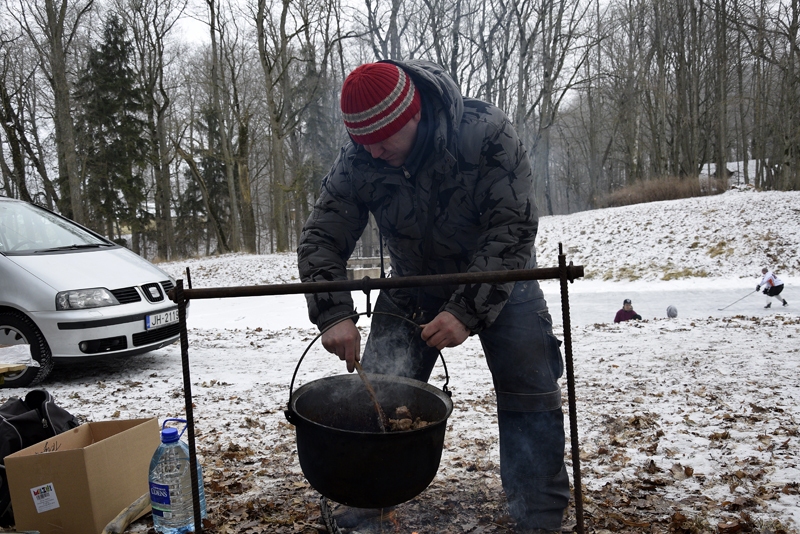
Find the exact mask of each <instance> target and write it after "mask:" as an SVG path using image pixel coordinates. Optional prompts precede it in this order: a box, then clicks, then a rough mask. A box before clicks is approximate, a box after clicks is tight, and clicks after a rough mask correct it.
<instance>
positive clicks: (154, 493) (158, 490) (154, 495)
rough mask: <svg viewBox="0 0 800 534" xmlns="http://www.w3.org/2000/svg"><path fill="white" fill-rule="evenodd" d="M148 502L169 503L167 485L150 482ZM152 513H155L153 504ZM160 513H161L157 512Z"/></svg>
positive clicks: (154, 503)
mask: <svg viewBox="0 0 800 534" xmlns="http://www.w3.org/2000/svg"><path fill="white" fill-rule="evenodd" d="M150 503H151V504H153V505H158V504H162V505H170V504H171V503H170V500H169V486H167V485H166V484H157V483H155V482H151V483H150ZM153 508H154V509H153V513H155V508H156V507H155V506H153ZM159 515H161V514H159Z"/></svg>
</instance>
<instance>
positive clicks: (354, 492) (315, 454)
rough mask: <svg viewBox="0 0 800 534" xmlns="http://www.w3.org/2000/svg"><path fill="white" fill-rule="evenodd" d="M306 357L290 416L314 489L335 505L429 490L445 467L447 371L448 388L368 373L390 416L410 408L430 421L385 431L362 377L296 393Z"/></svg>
mask: <svg viewBox="0 0 800 534" xmlns="http://www.w3.org/2000/svg"><path fill="white" fill-rule="evenodd" d="M376 313H380V312H376ZM397 317H400V316H397ZM400 318H401V319H404V320H407V319H405V318H403V317H400ZM321 335H322V334H320V335H319V336H317V338H315V339H314V340H313V341H311V344H310V345H309V348H310V347H311V345H313V344H314V342H315V341H316V340H317V339H318V338H319V337H320V336H321ZM307 353H308V348H307V349H306V352H305V353H303V356H302V357H301V358H300V362H298V364H297V368H296V369H295V375H294V376H293V377H292V385H291V386H290V392H289V406H288V409H287V410H286V412H285V413H286V419H287V420H288V421H289V422H290V423H292V424H293V425H294V426H295V431H296V437H297V455H298V458H299V460H300V467H301V469H302V470H303V474H304V475H305V477H306V479H307V480H308V482H309V484H311V486H312V487H313V488H314V489H315V490H317V491H318V492H319V493H320V494H322V495H323V496H324V497H327V498H328V499H331V500H332V501H335V502H338V503H341V504H345V505H348V506H355V507H358V508H386V507H389V506H394V505H397V504H401V503H404V502H406V501H408V500H410V499H413V498H414V497H416V496H417V495H419V494H420V493H422V491H423V490H425V488H427V487H428V485H429V484H430V483H431V481H432V480H433V478H434V477H435V476H436V472H437V470H438V469H439V461H440V459H441V456H442V448H443V445H444V434H445V429H446V427H447V418H448V417H449V416H450V414H451V412H452V411H453V402H452V401H451V400H450V396H449V392H448V391H447V381H449V376H448V375H447V367H446V366H445V376H446V382H445V385H444V390H440V389H437V388H436V387H434V386H431V385H430V384H427V383H425V382H421V381H419V380H414V379H411V378H404V377H397V376H391V375H381V374H367V378H368V379H369V381H370V382H371V384H372V386H373V388H374V389H375V393H376V395H377V398H378V402H379V403H380V405H381V406H382V407H383V409H384V411H385V412H386V414H387V416H389V417H393V415H394V411H395V409H396V408H397V407H399V406H407V407H408V408H409V409H410V411H411V413H412V415H413V416H414V417H415V418H416V417H419V418H421V419H422V420H424V421H428V422H429V423H430V424H429V425H428V426H426V427H423V428H419V429H417V430H407V431H400V432H385V433H384V432H381V430H380V427H379V425H378V418H377V414H376V412H375V407H374V405H373V403H372V401H371V399H370V397H369V394H368V393H367V390H366V388H365V387H364V384H363V382H362V381H361V379H360V377H359V376H358V375H357V374H355V373H353V374H349V375H336V376H330V377H326V378H321V379H319V380H314V381H312V382H309V383H308V384H305V385H303V386H302V387H300V388H298V389H297V390H296V391H292V390H293V388H294V379H295V377H296V376H297V369H298V368H299V367H300V363H301V362H302V361H303V358H304V357H305V355H306V354H307ZM440 356H441V355H440ZM442 362H443V363H444V359H443V358H442Z"/></svg>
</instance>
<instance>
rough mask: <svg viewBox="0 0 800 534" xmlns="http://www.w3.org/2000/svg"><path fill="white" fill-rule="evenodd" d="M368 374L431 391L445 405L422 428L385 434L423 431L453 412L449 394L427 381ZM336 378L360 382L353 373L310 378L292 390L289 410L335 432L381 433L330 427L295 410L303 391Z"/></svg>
mask: <svg viewBox="0 0 800 534" xmlns="http://www.w3.org/2000/svg"><path fill="white" fill-rule="evenodd" d="M368 376H369V377H370V378H371V379H372V380H373V381H375V382H376V383H379V382H381V381H382V380H385V379H387V378H388V379H390V380H391V382H394V383H400V384H405V385H409V386H413V387H417V388H419V389H421V390H423V391H426V392H428V393H431V394H432V395H434V396H435V397H437V398H438V399H439V400H441V401H442V403H443V404H444V405H445V408H446V412H445V414H444V417H442V418H440V419H439V420H438V421H435V422H432V423H430V424H429V425H428V426H425V427H423V428H417V429H413V430H400V431H396V432H387V433H385V435H386V436H392V435H400V434H409V433H413V432H420V431H424V430H425V429H432V428H434V427H437V426H439V425H441V424H445V423H446V422H447V419H448V418H449V417H450V415H451V414H452V413H453V401H452V399H451V398H450V396H449V395H448V394H447V393H445V392H444V391H442V390H441V389H439V388H437V387H436V386H433V385H431V384H428V383H427V382H422V381H421V380H415V379H413V378H407V377H404V376H394V375H382V374H368ZM336 380H339V381H341V380H346V381H348V382H355V381H358V382H361V379H360V377H359V376H358V375H357V374H355V373H353V374H338V375H331V376H325V377H322V378H318V379H316V380H312V381H311V382H307V383H305V384H303V385H302V386H300V387H299V388H297V389H295V390H294V391H293V392H292V397H291V399H290V400H289V411H290V412H291V413H292V414H293V415H294V416H296V417H299V418H300V419H302V420H303V421H306V422H308V423H310V424H314V425H318V426H320V427H323V428H329V429H332V430H335V431H337V432H346V433H348V434H364V435H369V436H376V435H382V433H381V432H365V431H356V430H346V429H343V428H337V427H332V426H329V425H324V424H322V423H319V422H317V421H314V420H312V419H309V418H308V417H306V416H304V415H303V414H301V413H299V412H298V411H297V408H296V404H297V401H298V399H300V397H302V396H303V394H304V393H306V392H308V391H309V390H312V389H314V388H316V387H319V385H320V383H321V382H333V381H336Z"/></svg>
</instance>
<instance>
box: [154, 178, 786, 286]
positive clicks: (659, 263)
mask: <svg viewBox="0 0 800 534" xmlns="http://www.w3.org/2000/svg"><path fill="white" fill-rule="evenodd" d="M559 242H560V243H563V246H564V251H565V252H566V254H567V261H572V262H573V263H574V264H575V265H583V266H584V268H585V273H586V276H585V277H584V279H586V280H597V281H631V280H643V281H645V280H674V279H679V278H691V277H704V278H705V277H714V278H729V279H738V278H756V277H758V276H761V267H763V266H765V265H766V266H769V267H770V268H773V269H775V270H776V272H777V273H778V274H779V276H784V277H793V276H798V275H800V258H798V249H800V192H764V193H758V192H752V191H736V190H732V191H729V192H726V193H724V194H722V195H716V196H711V197H699V198H689V199H682V200H671V201H664V202H652V203H647V204H635V205H632V206H625V207H621V208H606V209H600V210H592V211H584V212H580V213H574V214H572V215H557V216H552V217H541V219H540V223H539V236H538V238H537V255H538V261H539V266H540V267H551V266H555V265H557V263H558V244H559ZM234 257H235V259H236V261H232V258H234ZM159 266H160V267H161V268H163V269H165V270H166V271H167V272H169V273H170V274H172V275H173V276H176V277H178V278H181V277H183V275H184V273H185V268H186V267H189V268H190V271H191V277H192V282H193V284H194V285H195V286H197V287H220V286H221V287H225V286H242V285H259V284H283V283H291V282H299V279H298V278H297V261H296V256H295V254H294V253H285V254H264V255H245V254H235V255H225V256H213V257H209V258H196V259H184V260H177V261H175V262H166V263H161V264H160V265H159Z"/></svg>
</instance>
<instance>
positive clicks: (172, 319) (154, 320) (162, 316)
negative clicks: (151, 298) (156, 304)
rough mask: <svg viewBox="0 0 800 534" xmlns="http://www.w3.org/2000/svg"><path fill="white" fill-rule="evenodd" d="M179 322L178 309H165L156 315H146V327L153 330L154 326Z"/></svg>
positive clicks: (158, 326)
mask: <svg viewBox="0 0 800 534" xmlns="http://www.w3.org/2000/svg"><path fill="white" fill-rule="evenodd" d="M177 322H178V310H170V311H165V312H163V313H158V314H155V315H145V317H144V329H145V330H151V329H153V328H160V327H162V326H167V325H168V324H172V323H177Z"/></svg>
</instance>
